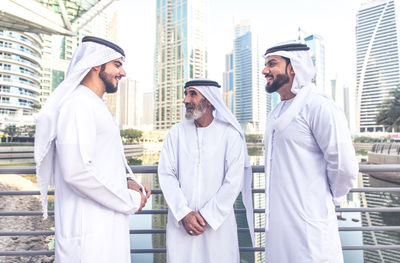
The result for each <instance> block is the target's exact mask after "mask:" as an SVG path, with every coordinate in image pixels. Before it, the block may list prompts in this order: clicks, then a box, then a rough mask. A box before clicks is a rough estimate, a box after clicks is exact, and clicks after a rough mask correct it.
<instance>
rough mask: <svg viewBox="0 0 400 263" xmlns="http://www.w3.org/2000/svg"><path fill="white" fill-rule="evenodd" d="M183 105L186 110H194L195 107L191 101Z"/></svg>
mask: <svg viewBox="0 0 400 263" xmlns="http://www.w3.org/2000/svg"><path fill="white" fill-rule="evenodd" d="M185 107H186V109H187V110H194V109H195V108H196V106H195V105H194V104H193V103H185Z"/></svg>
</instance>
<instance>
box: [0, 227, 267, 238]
mask: <svg viewBox="0 0 400 263" xmlns="http://www.w3.org/2000/svg"><path fill="white" fill-rule="evenodd" d="M237 230H238V232H248V231H249V229H248V228H238V229H237ZM264 231H265V229H264V228H256V229H255V232H264ZM129 233H130V234H132V235H137V234H165V233H166V230H165V229H130V230H129ZM53 235H55V233H54V231H15V232H0V236H53Z"/></svg>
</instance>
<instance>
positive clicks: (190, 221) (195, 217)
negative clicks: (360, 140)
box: [182, 211, 207, 236]
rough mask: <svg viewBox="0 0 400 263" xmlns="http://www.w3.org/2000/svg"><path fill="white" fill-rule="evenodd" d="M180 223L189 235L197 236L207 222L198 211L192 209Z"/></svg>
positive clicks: (202, 231)
mask: <svg viewBox="0 0 400 263" xmlns="http://www.w3.org/2000/svg"><path fill="white" fill-rule="evenodd" d="M182 224H183V227H184V228H185V230H186V232H187V233H188V234H189V235H191V236H198V235H201V234H203V233H204V230H205V229H204V227H205V226H206V225H207V222H206V220H205V219H204V218H203V217H202V216H201V214H200V213H197V212H193V211H192V212H190V213H189V214H187V215H186V216H185V217H184V218H183V219H182Z"/></svg>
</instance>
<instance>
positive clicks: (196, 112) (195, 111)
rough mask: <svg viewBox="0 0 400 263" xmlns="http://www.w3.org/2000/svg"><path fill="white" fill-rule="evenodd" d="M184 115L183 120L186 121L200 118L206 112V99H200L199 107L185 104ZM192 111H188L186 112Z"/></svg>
mask: <svg viewBox="0 0 400 263" xmlns="http://www.w3.org/2000/svg"><path fill="white" fill-rule="evenodd" d="M185 107H186V113H185V118H186V119H188V120H197V119H198V118H201V117H202V116H203V115H204V113H205V112H206V110H207V101H206V99H204V98H203V99H201V101H200V103H199V105H197V107H196V106H195V105H194V104H193V103H186V104H185ZM190 109H191V110H192V111H188V110H190Z"/></svg>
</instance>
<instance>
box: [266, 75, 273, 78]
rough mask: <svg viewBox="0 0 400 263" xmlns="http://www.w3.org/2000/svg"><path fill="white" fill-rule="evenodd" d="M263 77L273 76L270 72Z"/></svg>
mask: <svg viewBox="0 0 400 263" xmlns="http://www.w3.org/2000/svg"><path fill="white" fill-rule="evenodd" d="M264 77H266V78H268V77H271V78H273V77H274V76H273V75H272V74H264Z"/></svg>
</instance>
